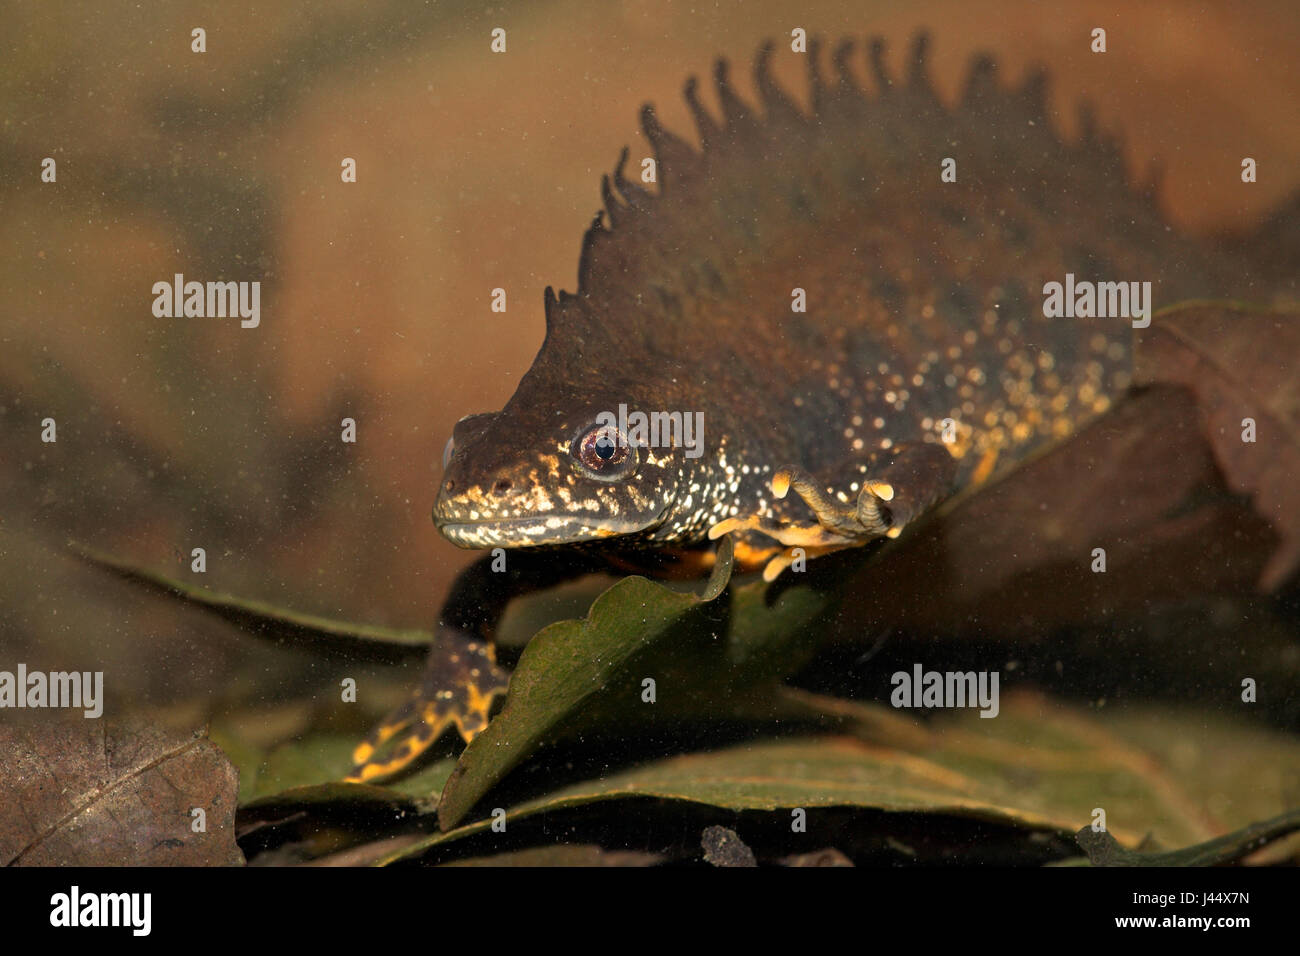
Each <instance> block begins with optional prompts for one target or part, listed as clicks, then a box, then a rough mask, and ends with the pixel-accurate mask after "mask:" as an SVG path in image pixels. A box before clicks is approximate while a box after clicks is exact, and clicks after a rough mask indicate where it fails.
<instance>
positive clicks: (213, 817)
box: [0, 717, 244, 866]
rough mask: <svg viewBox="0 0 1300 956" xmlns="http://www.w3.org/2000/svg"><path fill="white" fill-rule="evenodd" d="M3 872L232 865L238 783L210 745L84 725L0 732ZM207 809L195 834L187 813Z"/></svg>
mask: <svg viewBox="0 0 1300 956" xmlns="http://www.w3.org/2000/svg"><path fill="white" fill-rule="evenodd" d="M0 766H3V767H4V768H5V770H4V774H3V777H2V778H0V807H3V808H4V812H3V813H0V864H4V865H23V866H67V865H78V866H214V865H226V866H238V865H241V864H243V862H244V858H243V854H241V853H240V851H239V847H238V846H237V845H236V844H235V793H236V790H237V789H238V786H239V775H238V773H237V772H236V771H235V768H234V767H233V766H231V764H230V762H229V761H228V760H227V759H226V757H225V755H224V754H222V752H221V751H220V750H219V749H218V748H217V746H216V745H215V744H213V743H212V742H211V741H209V740H208V739H207V738H206V737H205V736H203V735H201V734H195V735H188V734H184V733H177V732H175V731H172V730H168V729H164V728H161V727H155V726H147V725H144V724H139V723H133V722H132V723H127V722H123V723H115V722H113V721H104V720H87V719H84V718H81V717H76V718H66V719H43V720H39V721H37V720H31V721H24V722H22V723H15V722H12V721H7V722H6V723H5V724H4V725H0ZM196 808H200V809H202V810H203V811H204V814H205V817H206V820H205V828H206V832H200V833H196V832H194V829H193V826H194V821H195V819H196V818H195V816H194V815H193V810H194V809H196Z"/></svg>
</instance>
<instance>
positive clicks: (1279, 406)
mask: <svg viewBox="0 0 1300 956" xmlns="http://www.w3.org/2000/svg"><path fill="white" fill-rule="evenodd" d="M1139 341H1140V344H1139V348H1138V351H1137V356H1136V358H1137V362H1136V369H1135V371H1136V378H1137V381H1139V382H1171V383H1177V384H1181V385H1186V386H1187V387H1188V388H1189V389H1191V390H1192V392H1194V393H1195V395H1196V399H1197V404H1198V406H1199V409H1200V414H1201V420H1202V422H1203V425H1204V433H1205V435H1206V438H1207V439H1208V440H1209V443H1210V446H1211V447H1212V448H1213V449H1214V457H1215V461H1216V462H1217V463H1218V465H1219V467H1220V468H1221V469H1222V470H1223V474H1224V476H1225V477H1226V479H1227V481H1228V485H1229V486H1230V487H1231V488H1233V489H1234V490H1236V491H1239V492H1242V493H1245V494H1249V495H1251V496H1252V498H1253V504H1254V507H1255V509H1256V511H1257V512H1258V513H1259V514H1260V515H1261V516H1263V517H1264V518H1265V519H1266V520H1267V521H1268V522H1269V523H1270V524H1271V525H1272V526H1273V528H1274V529H1275V530H1276V531H1277V532H1278V533H1279V535H1280V536H1281V539H1282V540H1281V542H1280V544H1279V546H1278V548H1277V550H1276V552H1274V554H1273V555H1272V556H1271V558H1270V559H1269V562H1268V564H1267V565H1266V566H1265V567H1264V569H1263V571H1262V573H1261V575H1260V578H1259V586H1260V587H1261V588H1263V589H1265V590H1267V589H1271V588H1274V587H1277V586H1278V585H1280V584H1281V583H1282V582H1284V581H1285V580H1286V579H1287V578H1289V577H1290V576H1291V575H1292V574H1293V573H1295V570H1296V568H1297V566H1300V482H1297V481H1296V477H1297V476H1300V367H1297V362H1298V361H1300V313H1294V312H1278V311H1270V310H1266V309H1262V308H1254V307H1246V306H1242V305H1239V304H1235V303H1192V304H1187V305H1184V306H1181V307H1176V308H1173V309H1171V310H1168V311H1165V312H1162V313H1159V314H1157V315H1156V316H1155V318H1154V320H1153V321H1152V323H1151V328H1150V329H1148V330H1147V331H1146V332H1145V334H1144V336H1143V338H1142V339H1140V340H1139Z"/></svg>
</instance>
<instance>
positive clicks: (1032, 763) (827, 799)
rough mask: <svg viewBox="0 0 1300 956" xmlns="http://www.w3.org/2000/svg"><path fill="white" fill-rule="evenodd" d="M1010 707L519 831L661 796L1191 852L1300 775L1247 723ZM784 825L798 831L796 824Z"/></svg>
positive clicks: (688, 760) (690, 766)
mask: <svg viewBox="0 0 1300 956" xmlns="http://www.w3.org/2000/svg"><path fill="white" fill-rule="evenodd" d="M1001 703H1002V706H1001V711H1000V713H999V715H998V717H996V718H994V719H984V718H980V717H978V716H976V715H975V714H973V713H969V712H967V713H960V714H948V715H945V716H944V717H942V718H941V719H938V720H936V721H934V722H933V723H934V735H933V737H932V738H931V740H930V743H929V744H928V745H919V741H918V740H917V738H915V737H914V736H911V735H907V739H908V743H906V744H899V745H888V744H883V743H877V742H870V741H864V740H860V739H855V738H851V737H844V736H828V737H803V738H793V739H784V740H764V741H758V742H754V743H749V744H744V745H740V746H734V747H728V748H724V749H721V750H715V751H708V752H702V753H692V754H686V755H683V756H678V757H672V758H669V759H665V760H659V761H655V762H653V763H649V764H647V765H644V766H641V767H634V768H631V769H627V770H623V771H619V772H616V773H612V774H609V775H608V776H605V777H602V778H599V779H595V780H587V781H584V782H581V783H576V784H571V785H568V786H565V787H561V788H559V789H558V790H556V791H554V792H553V793H550V794H547V795H545V796H543V797H539V798H536V799H533V800H528V801H525V802H523V803H521V804H519V805H517V806H515V807H513V808H512V809H509V810H508V812H507V814H506V820H507V825H511V824H513V823H514V822H515V821H519V820H523V819H526V818H528V817H530V816H534V815H537V814H543V813H553V812H556V811H558V810H565V809H571V808H575V807H582V806H586V805H589V804H594V803H601V802H605V801H626V800H631V799H637V798H647V797H653V798H658V799H662V800H675V801H684V802H688V803H694V804H701V805H705V806H710V807H716V808H720V809H724V810H728V811H764V812H777V811H788V810H792V809H795V808H805V809H812V808H832V807H857V808H867V809H872V810H877V811H884V812H886V813H906V814H916V813H923V814H927V815H932V816H934V817H936V818H952V817H964V818H974V819H977V820H984V821H988V822H991V823H997V824H1001V825H1004V826H1010V827H1013V828H1017V829H1020V830H1023V831H1025V832H1026V833H1033V832H1038V833H1042V834H1044V835H1046V836H1048V837H1050V838H1052V839H1057V840H1060V841H1062V845H1063V846H1064V845H1070V844H1072V843H1073V835H1074V834H1075V833H1076V832H1077V831H1078V829H1079V827H1080V825H1082V824H1084V823H1087V822H1090V821H1091V820H1092V819H1093V815H1094V810H1095V808H1098V807H1101V808H1104V809H1105V810H1106V812H1107V819H1108V824H1109V826H1110V829H1111V832H1112V833H1113V834H1115V835H1116V836H1117V838H1119V839H1121V840H1122V841H1124V842H1125V843H1127V844H1129V845H1131V846H1137V845H1138V844H1139V842H1140V841H1141V840H1142V838H1143V836H1144V835H1145V834H1147V833H1154V834H1155V835H1156V837H1157V838H1158V839H1159V841H1160V843H1161V844H1162V845H1164V846H1173V847H1180V846H1188V845H1195V844H1199V843H1203V842H1205V841H1206V840H1210V839H1213V838H1215V837H1216V836H1217V835H1218V834H1219V833H1221V832H1222V831H1224V830H1226V829H1228V828H1229V827H1231V826H1240V825H1245V824H1249V823H1250V821H1251V819H1252V815H1253V814H1257V813H1261V811H1262V810H1263V807H1264V806H1266V805H1271V806H1273V807H1274V812H1275V811H1276V805H1277V801H1278V799H1279V798H1281V797H1282V796H1283V791H1284V790H1285V786H1286V781H1288V780H1290V781H1292V782H1294V780H1295V779H1296V777H1297V774H1300V745H1297V744H1296V743H1295V741H1293V740H1291V739H1290V738H1288V737H1286V736H1285V735H1280V734H1277V733H1275V732H1271V731H1267V730H1264V729H1261V728H1258V727H1255V726H1253V725H1252V724H1250V723H1247V722H1244V721H1233V720H1223V719H1220V721H1219V722H1218V723H1217V724H1216V725H1215V726H1214V727H1212V728H1210V729H1209V731H1208V732H1207V733H1206V734H1203V735H1201V737H1204V738H1205V744H1204V747H1203V748H1202V747H1201V746H1200V744H1199V743H1198V741H1199V740H1200V737H1198V738H1197V739H1196V740H1189V739H1188V738H1187V735H1186V727H1187V725H1188V720H1187V716H1186V714H1184V713H1180V712H1177V711H1173V712H1171V711H1166V710H1151V711H1149V710H1145V709H1144V710H1133V711H1112V712H1110V713H1108V714H1103V715H1096V714H1089V713H1087V712H1083V711H1080V710H1077V709H1075V708H1070V707H1065V706H1061V705H1056V704H1051V703H1049V702H1048V701H1046V700H1045V699H1044V698H1042V697H1041V696H1039V695H1037V694H1031V693H1019V694H1010V693H1004V695H1003V698H1002V702H1001ZM1225 741H1230V742H1231V746H1232V747H1233V748H1234V751H1235V753H1236V754H1237V755H1238V756H1239V757H1240V760H1241V761H1242V762H1243V763H1246V764H1250V765H1255V766H1268V767H1270V768H1271V769H1270V775H1275V776H1277V778H1278V779H1277V781H1276V783H1277V786H1276V787H1275V786H1273V784H1272V783H1270V784H1268V785H1267V786H1265V787H1264V793H1263V794H1261V785H1260V782H1259V780H1258V779H1256V778H1251V777H1249V776H1247V775H1242V774H1238V775H1237V776H1236V778H1235V780H1234V781H1229V782H1228V783H1227V784H1225V783H1224V782H1223V781H1221V780H1218V779H1214V778H1212V777H1209V776H1207V775H1206V774H1205V773H1204V772H1203V769H1202V768H1203V764H1204V763H1205V762H1206V761H1209V760H1213V759H1215V758H1216V755H1217V754H1218V753H1220V751H1221V748H1222V747H1223V746H1224V744H1225ZM1202 750H1203V751H1204V752H1203V753H1202V752H1201V751H1202ZM1270 779H1271V777H1270ZM1234 783H1235V784H1236V785H1235V786H1234ZM1270 794H1271V796H1269V795H1270ZM1211 807H1213V808H1214V812H1211ZM1264 812H1267V811H1264ZM1255 818H1256V819H1257V818H1258V817H1255ZM491 824H492V820H491V819H481V820H477V821H475V822H473V823H469V824H465V825H463V826H460V827H458V828H456V829H454V830H451V831H448V832H444V833H437V834H434V835H431V836H429V837H427V838H426V839H424V840H423V841H421V842H419V843H416V844H413V845H412V846H410V847H407V848H404V849H403V850H402V851H401V852H399V853H395V854H393V855H391V856H389V857H388V858H386V859H385V860H384V861H383V862H395V861H397V860H401V859H410V858H414V857H419V856H422V855H423V854H425V853H426V852H428V851H430V850H432V849H434V848H435V847H442V846H446V845H447V844H450V843H453V842H455V841H457V840H460V839H463V838H465V837H468V836H473V835H475V834H480V833H483V832H485V831H489V830H490V828H491ZM778 826H779V828H780V829H781V831H782V832H786V833H788V832H789V820H788V818H787V819H785V820H784V821H783V822H781V823H780V824H778ZM879 826H880V827H881V833H880V834H879V835H880V836H882V837H883V836H887V835H888V833H889V824H888V822H887V821H884V822H882V823H880V824H879ZM1280 832H1281V831H1277V832H1274V831H1272V830H1270V831H1268V834H1267V835H1268V836H1269V837H1270V838H1273V837H1276V836H1277V835H1279V834H1280ZM822 836H823V838H824V837H825V835H824V834H823V835H822ZM843 836H844V834H840V837H843ZM798 849H799V847H798V846H791V847H790V849H789V852H794V851H796V850H798ZM972 852H975V853H978V848H972Z"/></svg>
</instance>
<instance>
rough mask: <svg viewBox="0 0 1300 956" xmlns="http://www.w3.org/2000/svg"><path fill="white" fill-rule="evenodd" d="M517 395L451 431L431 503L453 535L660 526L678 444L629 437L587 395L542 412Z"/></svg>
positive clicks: (571, 535) (491, 536) (555, 539)
mask: <svg viewBox="0 0 1300 956" xmlns="http://www.w3.org/2000/svg"><path fill="white" fill-rule="evenodd" d="M520 397H521V395H520V394H516V396H515V398H514V399H512V400H511V402H510V403H509V404H508V405H507V406H506V408H505V409H504V410H503V411H501V412H497V413H493V414H485V415H470V416H469V417H467V418H463V419H461V420H460V422H458V423H457V425H456V427H455V429H454V431H453V432H452V438H451V440H450V441H448V443H447V448H446V450H445V451H444V454H443V467H444V473H443V480H442V484H441V485H440V487H439V490H438V497H437V500H436V502H435V503H434V507H433V520H434V523H435V524H436V525H437V527H438V530H439V531H440V532H441V533H442V534H443V536H444V537H446V538H447V540H449V541H451V542H452V543H453V544H455V545H458V546H459V547H462V548H491V547H506V548H520V547H538V546H544V545H559V544H575V543H581V542H595V541H601V540H604V539H609V538H614V537H620V538H626V537H629V536H631V537H648V536H650V535H652V534H653V533H654V532H655V531H656V530H657V529H659V528H660V526H661V525H662V524H663V523H664V521H665V519H666V517H667V516H668V514H669V512H670V511H671V509H672V506H673V503H674V501H675V499H676V496H677V495H676V490H677V485H678V482H679V481H680V480H681V475H682V471H681V462H680V461H679V460H678V459H679V456H680V454H681V449H673V448H667V449H656V448H650V447H647V446H646V445H644V444H640V443H637V442H636V441H635V439H632V440H629V438H628V436H627V435H626V434H624V433H623V432H621V431H620V430H619V429H618V427H617V425H616V424H615V425H613V426H611V425H610V424H609V423H608V419H607V418H605V417H598V416H601V411H600V410H594V409H595V408H596V406H595V404H594V403H592V402H591V401H590V400H579V401H577V402H575V403H574V405H573V406H572V407H574V408H577V409H580V410H579V411H576V412H563V411H556V412H552V413H551V414H549V415H546V416H545V418H543V416H542V415H540V414H539V413H538V409H539V408H540V407H543V406H541V405H540V404H538V403H531V402H527V401H519V399H520ZM551 404H552V407H553V405H554V402H553V399H552V402H551Z"/></svg>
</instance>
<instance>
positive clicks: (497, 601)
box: [344, 551, 602, 783]
mask: <svg viewBox="0 0 1300 956" xmlns="http://www.w3.org/2000/svg"><path fill="white" fill-rule="evenodd" d="M494 566H495V567H497V568H501V561H500V558H499V557H494V556H493V555H492V554H487V555H484V556H483V557H482V558H480V559H479V560H478V561H476V562H474V563H473V564H472V565H470V566H469V567H468V568H466V569H465V570H464V571H463V572H461V574H460V576H459V577H457V578H456V581H455V583H454V584H453V585H452V589H451V594H450V595H449V596H448V598H447V602H446V604H444V605H443V608H442V612H441V613H440V614H439V616H438V626H437V628H436V629H435V631H434V636H433V642H432V643H431V644H430V645H429V655H428V657H427V659H426V663H425V668H424V676H423V677H422V678H421V680H420V684H419V686H418V687H416V689H415V690H414V691H413V692H412V693H411V696H410V697H409V698H408V699H407V700H406V701H405V702H404V703H403V704H402V705H401V706H400V707H398V708H397V709H396V710H394V711H393V712H392V713H390V714H388V716H386V717H385V718H384V719H383V720H382V721H381V722H380V723H379V725H378V726H376V727H375V728H374V729H373V730H372V731H371V732H370V733H369V734H368V735H367V736H366V739H365V740H364V741H362V743H360V744H358V745H357V748H356V750H355V751H353V754H352V762H353V764H354V765H355V766H354V767H353V768H352V771H351V772H350V773H349V774H348V776H347V777H346V778H344V779H345V780H346V781H348V782H350V783H363V782H370V781H373V780H375V779H377V778H379V777H386V776H390V775H392V774H394V773H397V772H398V771H400V770H403V769H405V768H406V767H409V766H410V765H411V764H412V763H413V762H414V761H415V760H416V759H417V758H418V757H419V756H420V755H421V754H423V753H424V752H425V751H426V750H428V749H429V747H431V746H432V745H433V743H434V741H436V740H437V739H438V738H439V737H440V736H442V734H443V732H444V731H445V730H446V729H447V728H448V727H450V726H453V725H454V726H455V727H456V729H457V730H458V731H459V732H460V735H461V737H462V738H464V740H465V741H466V742H467V743H468V742H469V741H470V740H472V739H473V738H474V737H475V736H476V735H477V734H478V733H479V732H480V731H481V730H483V728H484V727H486V726H487V722H488V717H489V715H490V712H491V709H492V704H493V701H494V700H495V699H496V698H497V697H498V696H500V695H501V694H504V693H505V692H506V688H507V686H508V684H509V681H510V672H509V671H508V670H506V669H505V668H503V667H502V666H500V665H499V664H498V663H497V661H496V649H495V647H494V645H493V639H494V637H495V634H496V629H497V625H498V623H499V622H500V620H501V616H502V615H503V614H504V613H505V610H506V606H507V605H508V604H509V603H510V601H512V600H513V599H514V598H516V597H519V596H521V595H523V594H526V593H529V592H532V591H537V590H543V589H545V588H548V587H551V586H553V585H556V584H559V583H562V582H564V581H568V580H572V579H573V578H577V577H581V576H582V575H584V574H588V573H591V572H593V571H596V570H599V569H600V568H601V567H602V563H601V562H598V561H596V560H595V559H593V558H591V557H588V556H586V555H581V554H572V553H566V554H557V553H554V552H528V551H512V552H508V553H507V558H506V561H505V566H504V568H502V569H501V570H493V568H494Z"/></svg>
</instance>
